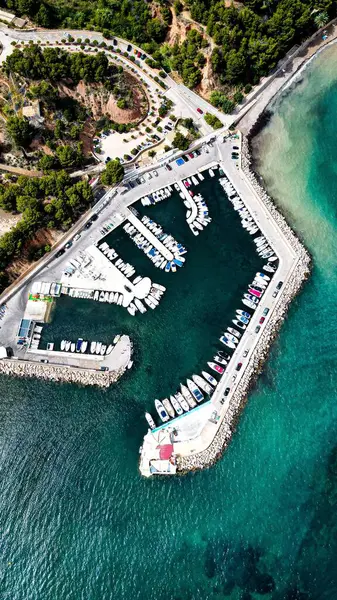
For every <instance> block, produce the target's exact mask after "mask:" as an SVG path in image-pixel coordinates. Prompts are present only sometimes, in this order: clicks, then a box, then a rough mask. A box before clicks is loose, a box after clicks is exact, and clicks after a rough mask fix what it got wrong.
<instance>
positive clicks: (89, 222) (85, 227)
mask: <svg viewBox="0 0 337 600" xmlns="http://www.w3.org/2000/svg"><path fill="white" fill-rule="evenodd" d="M91 225H92V221H88V223H86V224H85V225H84V229H89V228H90V227H91Z"/></svg>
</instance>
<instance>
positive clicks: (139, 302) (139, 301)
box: [134, 298, 146, 314]
mask: <svg viewBox="0 0 337 600" xmlns="http://www.w3.org/2000/svg"><path fill="white" fill-rule="evenodd" d="M134 303H135V305H136V306H137V308H138V310H139V312H141V313H142V314H144V313H145V312H146V308H145V306H144V304H143V303H142V301H141V300H139V299H138V298H135V299H134Z"/></svg>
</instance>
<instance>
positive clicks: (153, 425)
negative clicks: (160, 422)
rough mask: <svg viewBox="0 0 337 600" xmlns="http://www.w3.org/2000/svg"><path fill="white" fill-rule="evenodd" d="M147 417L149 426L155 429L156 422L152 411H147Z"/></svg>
mask: <svg viewBox="0 0 337 600" xmlns="http://www.w3.org/2000/svg"><path fill="white" fill-rule="evenodd" d="M145 419H146V420H147V422H148V424H149V426H150V428H151V429H155V428H156V424H155V422H154V420H153V418H152V415H150V413H145Z"/></svg>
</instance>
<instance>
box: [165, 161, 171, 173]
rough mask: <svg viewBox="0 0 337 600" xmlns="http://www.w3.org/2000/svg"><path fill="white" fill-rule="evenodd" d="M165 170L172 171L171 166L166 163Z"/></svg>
mask: <svg viewBox="0 0 337 600" xmlns="http://www.w3.org/2000/svg"><path fill="white" fill-rule="evenodd" d="M166 168H167V170H168V171H172V167H171V165H169V164H168V163H167V165H166Z"/></svg>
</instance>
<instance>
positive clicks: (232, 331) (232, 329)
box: [227, 327, 242, 338]
mask: <svg viewBox="0 0 337 600" xmlns="http://www.w3.org/2000/svg"><path fill="white" fill-rule="evenodd" d="M227 331H229V333H231V334H232V335H235V336H236V337H237V338H240V337H241V336H242V333H240V331H238V330H237V329H234V327H227Z"/></svg>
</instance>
